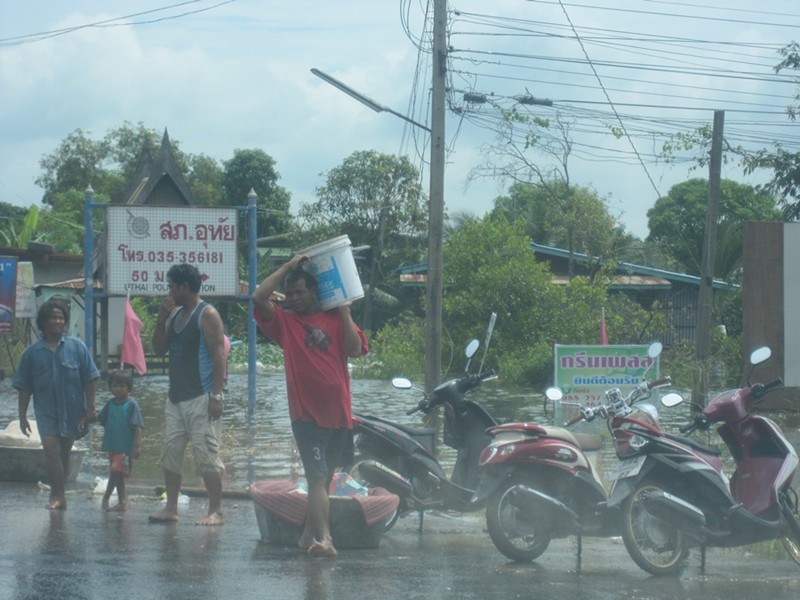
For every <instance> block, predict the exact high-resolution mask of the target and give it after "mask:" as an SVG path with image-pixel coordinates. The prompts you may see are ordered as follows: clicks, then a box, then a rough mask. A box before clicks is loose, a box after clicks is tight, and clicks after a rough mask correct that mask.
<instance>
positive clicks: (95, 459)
mask: <svg viewBox="0 0 800 600" xmlns="http://www.w3.org/2000/svg"><path fill="white" fill-rule="evenodd" d="M167 388H168V380H167V376H166V375H155V376H147V377H142V378H138V379H136V380H135V382H134V390H133V396H134V397H136V398H137V400H138V401H139V404H140V406H141V409H142V417H143V419H144V424H145V426H144V431H143V435H142V455H141V457H140V458H139V459H137V460H136V461H135V464H134V467H133V472H132V473H131V478H130V484H131V485H161V484H162V482H163V476H162V472H161V468H160V467H159V466H158V458H159V455H160V451H161V443H162V436H163V427H164V425H163V423H164V402H165V398H166V394H167ZM352 392H353V410H354V411H356V412H361V413H366V414H374V415H380V416H382V417H385V418H388V419H395V420H397V421H400V422H403V423H407V424H409V425H422V424H423V423H422V417H421V415H419V414H416V415H414V416H411V417H409V416H407V415H406V414H405V413H406V410H408V409H409V408H411V407H413V406H416V404H417V402H418V401H419V400H420V398H421V395H420V394H421V392H419V391H416V390H397V389H395V388H393V387H392V385H391V383H390V382H389V381H384V380H374V379H354V380H353V381H352ZM110 397H111V395H110V393H108V391H107V389H106V388H105V384H100V385H98V393H97V405H98V410H99V409H100V408H101V407H102V406H103V404H104V403H105V402H106V400H107V399H108V398H110ZM247 398H248V393H247V375H246V374H244V373H233V374H231V376H230V379H229V380H228V384H227V391H226V407H225V415H224V417H223V435H222V451H223V460H224V462H225V465H226V474H225V477H226V480H225V487H226V489H242V490H243V489H244V488H245V487H246V485H247V483H248V482H251V481H260V480H267V479H294V478H296V477H297V475H298V474H300V473H302V468H301V466H300V460H299V456H298V455H297V451H296V449H295V446H294V441H293V438H292V431H291V424H290V422H289V411H288V407H287V400H286V385H285V380H284V375H283V372H282V371H273V372H268V373H265V374H260V375H258V377H257V378H256V405H255V411H254V416H253V419H252V421H251V422H248V419H247V412H248V411H247V403H248V402H247ZM470 398H471V399H473V400H474V401H476V402H478V403H480V404H482V405H484V406H485V407H486V408H487V410H489V412H490V413H491V414H492V415H493V416H494V417H495V418H496V419H497V420H498V421H500V422H508V421H511V420H518V421H532V422H539V423H552V410H551V411H549V412H547V411H545V407H544V405H543V396H542V395H541V394H538V393H534V392H532V391H530V390H524V389H512V388H507V387H504V386H502V380H501V381H495V382H492V383H489V384H487V385H485V386H483V387H482V388H481V389H479V390H477V391H475V392H474V393H473V394H472V395H471V396H470ZM687 406H688V405H687ZM687 410H688V409H684V408H683V407H677V408H675V409H661V411H660V412H661V417H662V424H663V425H664V426H665V428H666V429H667V430H674V429H675V428H676V425H674V424H677V423H680V422H683V421H684V420H685V418H686V414H687V412H686V411H687ZM16 418H17V396H16V392H15V390H13V389H11V388H10V387H9V386H8V384H7V382H3V383H2V384H0V427H5V425H6V424H7V423H8V422H9V421H10V420H12V419H16ZM594 427H595V430H596V431H598V432H601V433H605V431H604V424H603V423H601V422H597V423H596V424H595V425H594ZM605 434H606V435H607V433H605ZM102 438H103V430H102V427H100V426H98V425H94V426H93V427H92V431H91V432H90V434H89V435H88V436H87V437H86V438H85V440H83V441H82V442H81V443H86V444H88V445H89V447H90V448H91V450H92V451H91V452H90V453H88V455H87V458H86V460H85V461H84V466H83V471H82V474H81V480H82V481H83V482H87V481H88V482H92V481H94V479H95V478H96V477H102V478H106V477H107V476H108V463H107V459H106V457H105V454H104V453H103V452H101V450H100V445H101V442H102ZM439 448H440V456H439V459H440V462H441V463H442V464H443V466H444V468H445V471H446V472H450V470H451V469H452V465H453V463H454V461H455V453H454V452H453V451H452V450H451V449H449V448H447V447H446V446H444V445H442V444H440V445H439ZM615 461H616V458H615V456H614V454H613V449H612V448H610V444H606V445H605V450H604V455H603V458H602V464H603V465H604V466H606V467H609V466H611V465H613V463H614V462H615ZM184 477H185V479H184V484H185V485H186V486H202V481H201V480H200V479H199V478H197V477H196V474H195V472H194V464H193V460H192V458H191V450H189V452H187V457H186V460H185V462H184Z"/></svg>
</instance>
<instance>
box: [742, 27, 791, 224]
mask: <svg viewBox="0 0 800 600" xmlns="http://www.w3.org/2000/svg"><path fill="white" fill-rule="evenodd" d="M780 53H781V56H783V60H782V61H781V62H780V63H778V64H777V65H776V66H775V73H780V72H781V71H784V70H786V69H791V70H794V71H800V44H798V43H797V42H792V43H791V44H789V45H787V46H785V47H784V48H782V49H781V50H780ZM798 82H799V83H800V80H798ZM786 114H787V115H788V117H789V119H790V120H791V121H796V120H797V117H798V115H800V87H798V92H797V93H796V95H795V97H794V104H793V105H791V106H788V107H787V108H786ZM743 162H744V165H745V169H746V171H747V172H748V173H750V172H753V171H755V170H757V169H768V170H770V171H772V179H771V180H770V181H769V182H768V183H767V184H766V186H764V189H765V190H766V191H767V192H769V193H772V194H775V195H776V196H777V197H778V198H779V199H780V202H781V204H782V206H783V216H784V218H785V220H787V221H798V220H800V152H797V151H792V150H790V149H787V148H785V147H784V145H783V144H780V143H777V142H776V143H775V145H774V149H773V150H772V151H770V150H766V149H765V150H761V151H759V152H755V153H753V154H746V155H745V157H744V160H743Z"/></svg>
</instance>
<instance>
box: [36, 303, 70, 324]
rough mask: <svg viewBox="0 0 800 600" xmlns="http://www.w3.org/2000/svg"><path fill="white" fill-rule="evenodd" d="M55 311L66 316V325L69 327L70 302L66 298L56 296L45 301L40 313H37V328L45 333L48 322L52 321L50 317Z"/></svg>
mask: <svg viewBox="0 0 800 600" xmlns="http://www.w3.org/2000/svg"><path fill="white" fill-rule="evenodd" d="M54 310H60V311H61V313H62V314H63V315H64V323H65V324H66V325H69V302H68V301H67V300H65V299H64V298H59V297H57V296H54V297H52V298H49V299H48V300H47V301H45V303H44V304H42V305H41V306H40V307H39V312H38V313H36V326H37V327H38V328H39V331H41V332H44V328H45V326H46V325H47V321H49V320H50V315H51V314H53V311H54Z"/></svg>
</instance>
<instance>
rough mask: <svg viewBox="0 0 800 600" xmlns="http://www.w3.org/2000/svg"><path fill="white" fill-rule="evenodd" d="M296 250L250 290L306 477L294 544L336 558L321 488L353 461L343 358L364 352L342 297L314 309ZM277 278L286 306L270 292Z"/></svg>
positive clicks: (312, 290) (310, 284)
mask: <svg viewBox="0 0 800 600" xmlns="http://www.w3.org/2000/svg"><path fill="white" fill-rule="evenodd" d="M308 261H309V258H308V256H306V255H304V254H297V255H295V256H293V257H292V258H291V259H290V260H289V262H287V263H285V264H283V265H281V266H280V267H278V269H277V270H276V271H274V272H273V273H272V274H271V275H269V276H268V277H267V278H266V279H265V280H264V281H263V282H262V283H261V285H259V286H258V288H257V289H256V291H255V293H254V294H253V304H254V306H255V314H254V316H255V319H256V322H257V323H258V326H259V328H260V329H261V331H262V332H263V333H264V335H266V336H267V337H268V338H270V339H272V340H274V341H275V342H277V343H278V344H279V345H280V346H281V348H283V357H284V365H285V370H286V389H287V395H288V398H289V417H290V419H291V421H292V432H293V433H294V438H295V441H296V442H297V447H298V450H299V451H300V459H301V460H302V462H303V469H304V470H305V476H306V480H307V481H308V507H307V510H306V522H305V526H304V528H303V533H302V534H301V536H300V541H299V546H300V547H301V548H302V549H303V550H304V551H305V552H307V553H308V554H311V555H312V556H336V548H335V547H334V545H333V540H332V538H331V532H330V522H329V521H330V520H329V514H330V500H329V498H328V486H329V484H330V481H331V478H332V477H333V472H334V469H335V468H336V467H343V466H347V465H349V464H350V463H351V462H352V460H353V431H352V427H353V425H352V412H351V405H350V375H349V373H348V370H347V359H348V357H357V356H363V355H364V354H366V353H367V351H368V345H367V338H366V336H364V333H363V332H362V331H361V329H360V328H359V327H358V325H356V324H355V323H354V322H353V318H352V316H351V315H350V305H349V303H348V302H345V303H343V304H340V305H339V306H337V307H335V308H332V309H330V310H320V308H319V304H318V301H317V281H316V278H315V277H314V276H313V275H312V274H311V273H309V272H307V271H306V270H304V269H303V266H302V265H303V264H305V263H307V262H308ZM281 281H284V295H285V297H286V309H283V308H281V307H280V306H277V305H276V304H274V303H273V302H272V301H271V300H270V296H271V295H272V293H273V292H274V291H275V290H276V289H277V287H278V284H279V283H280V282H281Z"/></svg>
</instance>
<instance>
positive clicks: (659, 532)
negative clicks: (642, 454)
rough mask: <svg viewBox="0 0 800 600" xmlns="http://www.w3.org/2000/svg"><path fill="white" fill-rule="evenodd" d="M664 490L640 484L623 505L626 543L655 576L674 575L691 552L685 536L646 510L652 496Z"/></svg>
mask: <svg viewBox="0 0 800 600" xmlns="http://www.w3.org/2000/svg"><path fill="white" fill-rule="evenodd" d="M656 491H661V488H660V487H659V486H658V485H656V484H654V483H649V482H643V483H640V484H639V485H638V486H637V487H636V489H635V490H634V492H633V493H632V494H631V495H630V496H629V497H628V498H627V499H626V500H625V502H624V503H623V506H622V541H623V542H625V548H626V549H627V550H628V554H629V555H630V557H631V558H632V559H633V562H635V563H636V564H637V565H639V567H640V568H642V569H643V570H645V571H647V572H648V573H650V574H651V575H672V574H674V573H676V572H677V571H678V570H679V569H680V567H681V563H682V562H683V561H684V559H685V558H686V556H687V554H688V551H687V548H686V540H685V538H684V535H683V533H682V532H681V531H680V530H679V529H677V528H676V527H675V526H673V525H672V524H670V523H669V522H667V521H665V520H663V519H661V518H659V517H657V516H655V515H653V514H652V513H650V512H649V511H648V510H647V508H646V507H645V500H646V499H647V496H648V494H650V493H652V492H656Z"/></svg>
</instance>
